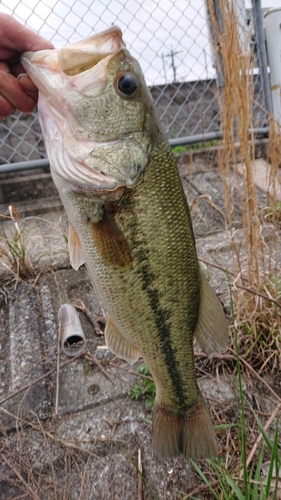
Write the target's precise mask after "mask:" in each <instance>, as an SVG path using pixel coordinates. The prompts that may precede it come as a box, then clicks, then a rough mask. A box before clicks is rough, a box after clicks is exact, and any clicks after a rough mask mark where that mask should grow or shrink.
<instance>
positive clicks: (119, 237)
mask: <svg viewBox="0 0 281 500" xmlns="http://www.w3.org/2000/svg"><path fill="white" fill-rule="evenodd" d="M90 224H91V229H92V234H93V238H94V242H95V246H96V249H97V251H98V252H99V254H100V255H101V256H102V257H103V259H104V260H105V262H106V263H107V264H109V265H113V266H116V267H119V268H128V267H130V266H131V264H132V255H131V249H130V246H129V243H128V242H127V240H126V238H125V236H124V235H123V233H122V231H121V229H119V227H118V225H117V224H116V222H115V220H114V219H113V217H111V216H110V215H109V214H107V213H106V212H104V214H103V217H102V219H101V220H100V221H99V222H98V223H94V222H91V221H90Z"/></svg>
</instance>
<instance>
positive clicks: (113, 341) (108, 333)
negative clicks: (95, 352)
mask: <svg viewBox="0 0 281 500" xmlns="http://www.w3.org/2000/svg"><path fill="white" fill-rule="evenodd" d="M104 333H105V342H106V345H107V347H108V348H109V349H110V350H111V351H112V352H113V354H116V356H118V357H119V358H122V359H125V361H127V363H130V364H133V363H135V362H136V361H137V360H138V359H139V357H140V352H139V350H138V349H136V347H134V346H133V345H132V344H131V343H130V342H129V341H128V340H127V339H125V337H124V336H123V335H122V333H120V331H119V330H118V328H117V327H116V326H115V324H114V323H113V321H112V320H111V319H110V318H108V319H107V321H106V326H105V332H104Z"/></svg>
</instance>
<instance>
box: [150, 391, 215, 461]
mask: <svg viewBox="0 0 281 500" xmlns="http://www.w3.org/2000/svg"><path fill="white" fill-rule="evenodd" d="M152 445H153V450H154V452H155V454H156V455H157V456H158V457H160V458H175V457H178V456H179V455H184V456H185V457H186V458H193V459H195V460H199V459H202V458H212V457H215V456H216V455H217V443H216V436H215V431H214V427H213V424H212V421H211V416H210V413H209V410H208V408H207V405H206V403H205V401H204V399H203V396H200V399H199V401H198V403H197V404H196V406H195V407H194V409H193V410H191V411H189V412H188V413H187V415H186V416H184V417H182V416H177V415H176V414H174V413H172V412H169V411H168V410H166V409H165V408H162V407H161V406H159V405H158V404H157V403H156V402H155V405H154V416H153V440H152Z"/></svg>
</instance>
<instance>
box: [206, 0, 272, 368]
mask: <svg viewBox="0 0 281 500" xmlns="http://www.w3.org/2000/svg"><path fill="white" fill-rule="evenodd" d="M220 6H221V12H222V18H223V25H224V29H223V30H222V29H220V27H219V25H218V23H217V21H216V19H215V12H214V6H213V2H209V9H210V14H211V17H212V21H213V24H214V28H215V33H216V37H217V42H218V46H217V47H215V48H214V52H215V54H216V64H217V65H218V67H219V68H221V69H220V71H221V73H222V74H223V75H224V82H225V84H224V86H223V88H221V89H220V90H219V91H218V99H219V104H220V112H221V117H222V130H223V147H222V148H220V150H219V154H218V163H219V167H220V170H221V179H222V182H223V187H224V197H225V211H226V218H227V224H228V229H229V232H230V237H231V244H232V249H233V251H234V254H235V264H234V268H233V269H232V270H231V271H232V272H233V275H230V281H231V282H233V284H234V287H233V301H234V316H235V323H236V327H237V330H238V332H239V347H240V352H241V355H243V356H244V357H245V358H246V359H247V360H248V361H250V362H251V363H252V364H253V365H254V366H256V368H257V369H258V370H261V371H275V370H278V369H280V368H281V361H280V342H281V335H280V331H281V319H280V318H281V315H280V307H281V278H280V264H281V262H280V239H279V237H278V232H280V204H278V201H277V192H276V186H277V185H278V182H279V180H278V177H277V175H278V167H279V163H280V153H281V136H280V133H279V130H278V126H277V124H276V123H275V122H274V119H273V118H272V117H270V116H269V117H268V122H269V124H270V128H271V133H270V141H269V147H268V158H267V160H268V164H269V176H268V186H266V189H267V207H260V206H259V204H258V198H257V188H256V185H255V179H254V169H253V165H254V160H255V140H254V139H255V138H254V135H253V132H251V133H250V132H249V130H253V118H252V109H253V98H254V77H253V75H254V72H253V56H252V53H251V52H250V50H249V43H248V41H249V40H247V39H246V42H245V46H242V44H241V39H240V37H239V33H238V28H237V19H236V13H235V8H234V2H229V1H228V0H221V2H220ZM233 173H234V174H235V175H233ZM237 203H238V204H239V206H240V209H241V220H242V223H241V226H240V227H239V228H238V227H237V221H235V220H233V207H234V206H235V204H236V205H237ZM278 207H279V209H278ZM278 257H279V261H278Z"/></svg>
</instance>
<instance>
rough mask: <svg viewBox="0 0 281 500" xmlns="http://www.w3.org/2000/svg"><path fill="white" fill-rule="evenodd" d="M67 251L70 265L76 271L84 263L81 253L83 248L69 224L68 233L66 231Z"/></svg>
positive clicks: (82, 253)
mask: <svg viewBox="0 0 281 500" xmlns="http://www.w3.org/2000/svg"><path fill="white" fill-rule="evenodd" d="M68 251H69V257H70V264H71V265H72V267H73V269H75V271H77V270H78V269H79V267H80V266H82V265H83V264H84V263H85V260H86V259H85V256H84V252H83V248H82V245H81V242H80V239H79V236H78V235H77V233H76V231H75V229H74V228H73V226H72V225H71V224H70V223H69V231H68Z"/></svg>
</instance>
